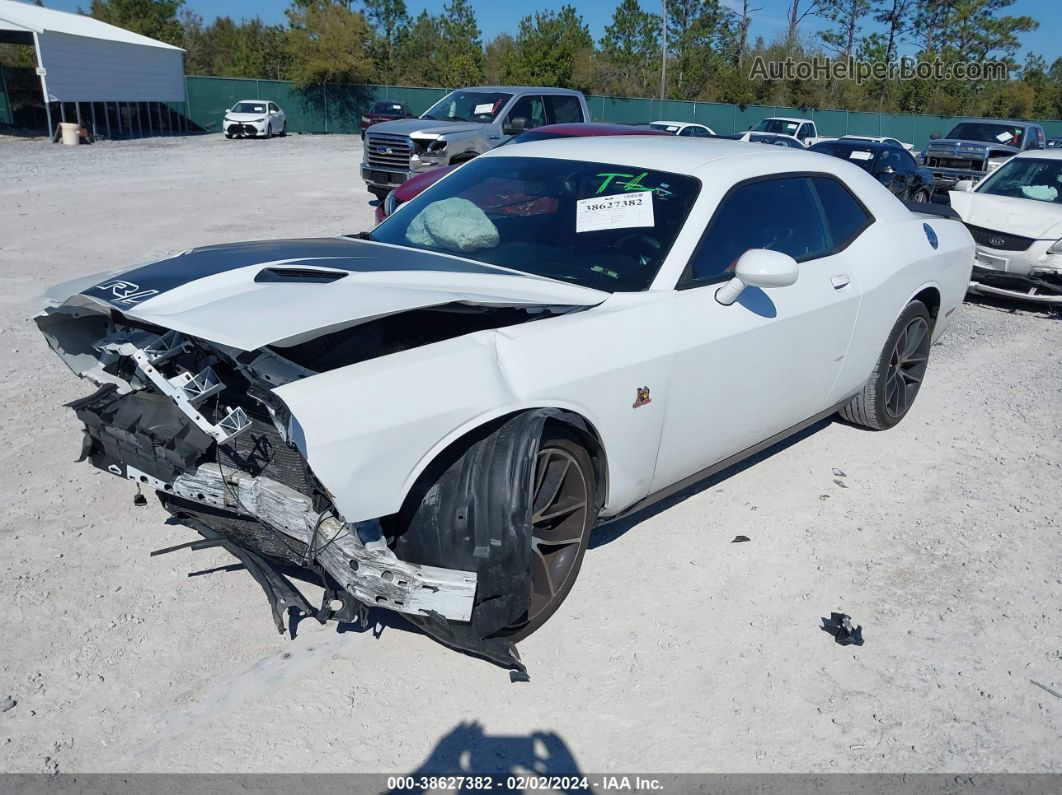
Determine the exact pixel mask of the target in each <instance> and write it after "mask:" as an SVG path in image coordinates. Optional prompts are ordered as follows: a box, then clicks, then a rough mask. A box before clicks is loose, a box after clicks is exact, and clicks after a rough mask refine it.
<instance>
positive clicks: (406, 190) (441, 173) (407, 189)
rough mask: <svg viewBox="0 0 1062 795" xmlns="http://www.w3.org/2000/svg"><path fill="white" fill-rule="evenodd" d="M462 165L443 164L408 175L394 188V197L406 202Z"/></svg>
mask: <svg viewBox="0 0 1062 795" xmlns="http://www.w3.org/2000/svg"><path fill="white" fill-rule="evenodd" d="M462 165H463V164H462V163H458V164H457V165H456V166H443V167H442V168H435V169H432V170H431V171H425V172H424V173H422V174H417V175H416V176H415V177H410V178H409V179H407V180H406V181H405V182H403V183H402V184H401V185H399V186H398V187H397V188H395V198H396V199H398V201H400V202H407V201H409V200H410V199H414V198H416V197H417V196H419V195H420V194H421V193H423V192H424V191H425V190H427V189H428V188H429V187H431V186H432V185H434V184H435V183H436V182H438V181H439V180H440V179H442V178H443V177H445V176H446V175H447V174H449V173H450V172H451V171H453V170H454V169H456V168H460V167H461V166H462Z"/></svg>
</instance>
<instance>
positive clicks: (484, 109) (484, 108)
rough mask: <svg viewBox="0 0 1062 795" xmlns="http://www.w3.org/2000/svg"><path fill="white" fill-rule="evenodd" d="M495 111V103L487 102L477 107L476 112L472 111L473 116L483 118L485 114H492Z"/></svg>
mask: <svg viewBox="0 0 1062 795" xmlns="http://www.w3.org/2000/svg"><path fill="white" fill-rule="evenodd" d="M493 110H494V103H493V102H486V103H484V104H482V105H476V108H475V110H473V111H472V115H474V116H482V115H483V114H484V113H490V112H491V111H493Z"/></svg>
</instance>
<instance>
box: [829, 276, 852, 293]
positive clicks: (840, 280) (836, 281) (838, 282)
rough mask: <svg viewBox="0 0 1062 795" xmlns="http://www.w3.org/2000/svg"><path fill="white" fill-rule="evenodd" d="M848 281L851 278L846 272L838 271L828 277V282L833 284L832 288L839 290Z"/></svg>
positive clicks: (845, 285)
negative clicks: (830, 277) (831, 276)
mask: <svg viewBox="0 0 1062 795" xmlns="http://www.w3.org/2000/svg"><path fill="white" fill-rule="evenodd" d="M850 281H851V279H849V278H848V274H847V273H838V274H837V275H836V276H834V277H833V278H832V279H830V284H832V285H833V289H834V290H840V289H841V288H843V287H847V286H848V283H849V282H850Z"/></svg>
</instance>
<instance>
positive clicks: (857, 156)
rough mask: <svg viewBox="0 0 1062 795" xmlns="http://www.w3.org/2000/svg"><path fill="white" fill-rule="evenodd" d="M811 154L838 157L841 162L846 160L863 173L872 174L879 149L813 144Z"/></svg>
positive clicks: (838, 144) (847, 145)
mask: <svg viewBox="0 0 1062 795" xmlns="http://www.w3.org/2000/svg"><path fill="white" fill-rule="evenodd" d="M811 151H812V152H819V153H820V154H824V155H832V156H833V157H839V158H841V159H842V160H847V161H849V162H851V163H855V164H856V165H857V166H859V167H860V168H862V169H863V170H864V171H869V172H870V173H871V174H873V173H874V161H875V160H876V159H877V158H878V157H879V156H880V155H881V150H880V149H873V148H871V147H869V146H859V145H858V144H855V145H853V144H841V143H836V144H832V143H824V144H815V145H814V146H813V147H811Z"/></svg>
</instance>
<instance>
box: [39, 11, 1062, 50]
mask: <svg viewBox="0 0 1062 795" xmlns="http://www.w3.org/2000/svg"><path fill="white" fill-rule="evenodd" d="M471 2H472V6H473V8H475V10H476V19H477V20H478V21H479V27H480V30H482V31H483V39H484V41H489V40H490V39H492V38H494V36H496V35H498V34H499V33H506V32H509V33H515V32H516V26H517V22H518V21H519V18H520V17H521V16H525V15H527V14H529V13H531V12H533V11H536V10H537V11H544V10H547V9H552V10H556V9H558V8H560V7H561V6H562V5H565V3H566V2H568V3H570V4H572V5H575V6H576V8H577V9H578V10H579V13H580V14H582V16H583V19H584V20H585V21H586V23H587V25H589V26H590V33H591V35H593V37H594V40H595V41H596V40H597V39H599V38H601V35H602V34H603V33H604V31H605V26H606V25H608V23H609V21H610V20H611V18H612V12H613V10H614V9H615V7H616V5H617V0H525V2H523V3H521V4H519V5H509V4H508V3H506V2H501V0H471ZM640 2H641V5H642V7H643V8H645V9H646V10H649V11H655V12H657V13H659V11H660V7H661V2H660V0H640ZM723 3H724V4H725V5H730V6H736V2H735V0H723ZM44 4H45V5H46V6H48V7H49V8H55V9H58V10H60V11H77V10H78V7H79V6H80V7H83V8H88V6H89V5H90V4H91V0H44ZM185 4H186V5H187V6H188V7H190V8H192V9H194V10H195V11H197V12H198V13H200V14H202V16H203V17H204V18H205V19H207V20H210V19H213V18H214V17H216V16H230V17H232V18H234V19H241V18H251V17H255V16H258V17H261V18H262V20H263V21H264V22H267V23H280V22H283V21H284V9H285V8H287V7H288V4H289V3H288V0H185ZM406 5H407V7H408V8H409V10H410V13H411V14H413V15H416V14H419V13H420V12H421V10H425V9H426V10H427V11H428V12H429V13H431V14H438V13H441V11H442V9H443V6H444V5H446V0H406ZM753 5H754V6H756V7H759V8H761V9H762V10H761V11H759V12H758V13H756V14H755V15H754V17H753V22H752V28H751V32H752V37H753V38H755V37H756V36H763V37H764V38H765V39H767V40H768V41H769V40H771V39H773V38H774V37H776V36H777V35H778V34H779V32H780V31H782V30H784V29H785V26H786V21H785V17H786V7H787V6H788V5H789V2H788V0H755V2H754V4H753ZM1007 13H1008V14H1013V15H1022V14H1024V15H1028V16H1031V17H1032V18H1033V19H1036V20H1038V21H1039V22H1040V28H1039V30H1036V31H1034V32H1033V33H1027V34H1025V35H1024V36H1023V37H1022V43H1023V47H1022V50H1021V53H1020V56H1019V60H1021V59H1023V58H1024V55H1025V53H1026V52H1028V51H1032V52H1035V53H1039V54H1040V55H1042V56H1044V58H1045V59H1046V60H1047V62H1048V63H1051V62H1052V61H1053V60H1054V59H1055V58H1058V57H1062V36H1060V35H1059V33H1058V31H1059V28H1060V27H1062V0H1015V3H1014V5H1013V6H1011V8H1010V10H1009V11H1008V12H1007ZM824 27H825V25H824V24H823V22H822V21H821V20H816V19H812V18H809V19H807V20H805V22H804V23H803V24H802V26H801V30H802V32H803V33H804V34H805V35H811V34H813V33H814V32H815V31H816V30H821V29H823V28H824Z"/></svg>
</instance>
